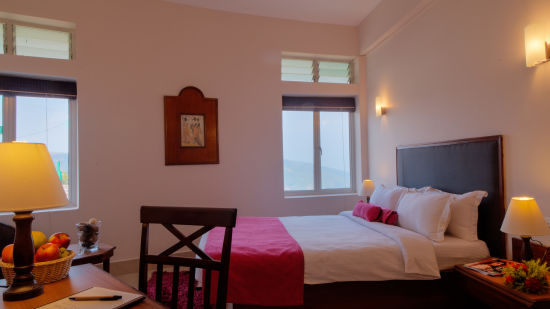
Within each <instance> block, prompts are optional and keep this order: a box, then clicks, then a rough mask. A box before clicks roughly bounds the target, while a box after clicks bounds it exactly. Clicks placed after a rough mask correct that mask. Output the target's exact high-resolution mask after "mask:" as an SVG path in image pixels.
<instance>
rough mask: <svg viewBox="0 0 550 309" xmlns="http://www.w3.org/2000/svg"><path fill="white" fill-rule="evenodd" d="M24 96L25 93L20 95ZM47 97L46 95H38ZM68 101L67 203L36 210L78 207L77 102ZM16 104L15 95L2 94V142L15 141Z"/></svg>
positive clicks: (47, 210)
mask: <svg viewBox="0 0 550 309" xmlns="http://www.w3.org/2000/svg"><path fill="white" fill-rule="evenodd" d="M21 96H25V95H21ZM40 97H43V98H48V96H46V95H44V96H40ZM67 100H68V101H69V197H70V199H69V204H68V205H66V206H63V207H60V208H54V209H46V210H39V211H38V212H49V211H58V210H68V209H77V208H78V201H79V197H78V191H79V190H78V138H77V137H78V131H77V128H78V125H77V115H78V111H77V108H78V107H77V104H76V100H75V99H67ZM16 119H17V104H16V96H13V95H5V94H4V95H2V125H3V127H4V131H3V135H2V142H11V141H15V137H16V132H15V130H16V129H15V128H16V121H17V120H16Z"/></svg>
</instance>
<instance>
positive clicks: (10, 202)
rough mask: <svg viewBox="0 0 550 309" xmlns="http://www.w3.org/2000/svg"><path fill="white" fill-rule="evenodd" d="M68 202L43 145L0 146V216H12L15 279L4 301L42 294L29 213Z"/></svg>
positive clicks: (4, 295)
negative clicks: (8, 213) (36, 274)
mask: <svg viewBox="0 0 550 309" xmlns="http://www.w3.org/2000/svg"><path fill="white" fill-rule="evenodd" d="M68 203H69V201H68V200H67V196H66V194H65V191H64V190H63V187H62V185H61V181H60V180H59V176H58V174H57V172H56V170H55V167H54V165H53V162H52V159H51V157H50V154H49V153H48V149H47V148H46V146H45V145H44V144H31V143H17V142H13V143H0V212H4V211H12V212H15V216H14V217H13V221H14V222H15V241H14V248H13V262H14V270H15V278H14V279H13V283H12V285H11V286H10V287H9V288H8V289H7V290H6V291H5V292H4V294H3V298H4V300H22V299H27V298H31V297H35V296H38V295H40V294H42V292H43V289H42V286H40V285H38V284H37V283H36V282H35V281H34V276H33V275H32V273H31V271H32V268H33V259H34V247H33V242H32V238H31V225H32V220H33V215H32V211H33V210H37V209H45V208H55V207H60V206H64V205H67V204H68Z"/></svg>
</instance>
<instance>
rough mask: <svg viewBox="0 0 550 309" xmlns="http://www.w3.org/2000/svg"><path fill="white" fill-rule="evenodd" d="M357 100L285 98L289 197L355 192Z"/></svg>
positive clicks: (286, 168) (286, 189)
mask: <svg viewBox="0 0 550 309" xmlns="http://www.w3.org/2000/svg"><path fill="white" fill-rule="evenodd" d="M354 111H355V99H354V98H317V97H287V96H285V97H283V165H284V189H285V195H315V194H317V195H318V194H332V193H351V192H353V191H354V189H355V184H354V179H355V177H354V166H353V158H352V156H353V143H352V138H353V112H354Z"/></svg>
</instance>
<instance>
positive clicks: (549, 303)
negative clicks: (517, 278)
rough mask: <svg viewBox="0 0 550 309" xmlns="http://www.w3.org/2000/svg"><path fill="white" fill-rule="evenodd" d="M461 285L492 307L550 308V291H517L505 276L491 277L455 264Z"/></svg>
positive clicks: (463, 288)
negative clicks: (533, 292) (507, 283)
mask: <svg viewBox="0 0 550 309" xmlns="http://www.w3.org/2000/svg"><path fill="white" fill-rule="evenodd" d="M455 271H456V273H457V277H458V285H459V287H460V288H461V289H462V290H463V291H464V292H466V293H467V294H469V295H470V296H472V297H473V298H475V299H478V300H479V301H481V302H483V303H484V304H487V305H488V306H489V307H490V308H550V292H547V293H545V294H542V295H533V294H527V293H523V292H519V291H516V290H514V289H511V288H509V287H507V286H505V285H504V277H503V276H501V277H491V276H486V275H483V274H481V273H479V272H477V271H474V270H471V269H468V268H466V267H464V266H463V265H457V266H455Z"/></svg>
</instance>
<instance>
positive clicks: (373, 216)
mask: <svg viewBox="0 0 550 309" xmlns="http://www.w3.org/2000/svg"><path fill="white" fill-rule="evenodd" d="M381 214H382V208H381V207H380V206H376V205H374V204H369V203H365V202H363V201H359V202H357V204H355V207H354V208H353V215H354V216H356V217H359V218H363V219H365V220H368V221H371V222H373V221H380V219H381Z"/></svg>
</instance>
